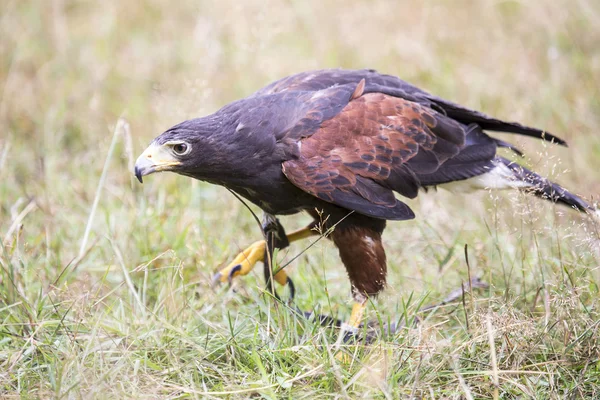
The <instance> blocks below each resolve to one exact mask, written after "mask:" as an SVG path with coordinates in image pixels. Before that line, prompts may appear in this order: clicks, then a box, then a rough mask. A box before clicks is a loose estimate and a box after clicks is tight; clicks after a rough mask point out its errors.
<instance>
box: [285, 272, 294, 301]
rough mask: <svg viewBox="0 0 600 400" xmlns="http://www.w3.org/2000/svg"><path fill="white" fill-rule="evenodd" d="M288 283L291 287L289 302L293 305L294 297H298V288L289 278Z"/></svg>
mask: <svg viewBox="0 0 600 400" xmlns="http://www.w3.org/2000/svg"><path fill="white" fill-rule="evenodd" d="M286 283H287V284H288V286H289V287H290V300H289V302H290V303H291V302H293V301H294V297H296V286H294V281H293V280H292V278H290V277H289V276H288V277H287V281H286Z"/></svg>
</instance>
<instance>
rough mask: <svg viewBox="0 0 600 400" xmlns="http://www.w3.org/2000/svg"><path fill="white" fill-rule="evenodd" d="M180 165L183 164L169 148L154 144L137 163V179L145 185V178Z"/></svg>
mask: <svg viewBox="0 0 600 400" xmlns="http://www.w3.org/2000/svg"><path fill="white" fill-rule="evenodd" d="M179 164H181V161H179V160H177V159H176V158H175V157H174V156H173V154H172V153H171V152H170V151H169V149H168V148H167V146H163V145H159V144H155V143H152V144H151V145H150V146H148V148H147V149H146V150H144V152H143V153H142V154H141V155H140V156H139V157H138V159H137V161H136V162H135V171H134V172H135V177H136V178H137V179H138V181H140V183H144V182H143V180H142V177H143V176H145V175H150V174H153V173H155V172H160V171H169V170H172V169H173V167H174V166H176V165H179Z"/></svg>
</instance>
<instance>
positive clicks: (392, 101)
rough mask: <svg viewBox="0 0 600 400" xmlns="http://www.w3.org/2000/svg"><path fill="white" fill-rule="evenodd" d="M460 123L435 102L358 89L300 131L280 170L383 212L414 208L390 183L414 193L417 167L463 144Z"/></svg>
mask: <svg viewBox="0 0 600 400" xmlns="http://www.w3.org/2000/svg"><path fill="white" fill-rule="evenodd" d="M464 141H465V131H464V129H463V126H462V125H461V124H459V123H457V122H456V121H453V120H451V119H449V118H447V117H445V116H443V115H441V114H439V113H437V112H435V111H434V110H432V109H430V108H427V107H425V106H422V105H419V104H417V103H414V102H410V101H408V100H404V99H401V98H397V97H392V96H387V95H384V94H381V93H370V94H366V95H363V96H361V97H359V98H357V99H355V100H353V101H351V102H350V103H348V105H346V107H344V109H342V111H341V112H340V113H339V114H337V115H336V116H334V117H333V118H331V119H329V120H327V121H325V122H323V123H322V124H321V126H320V128H319V129H318V130H317V131H316V132H315V133H314V134H313V135H312V136H310V137H307V138H305V139H302V140H301V141H300V142H299V144H300V156H299V157H298V158H297V159H294V160H288V161H285V162H284V163H283V172H284V174H285V175H286V177H287V178H288V179H289V180H290V181H291V182H292V183H293V184H294V185H296V186H298V187H299V188H301V189H302V190H304V191H306V192H308V193H310V194H312V195H314V196H316V197H318V198H320V199H322V200H325V201H327V202H330V203H333V204H337V205H339V206H341V207H344V208H348V209H351V210H354V211H356V212H359V213H361V214H365V215H368V216H372V217H375V218H383V219H395V220H402V219H411V218H414V213H413V212H412V210H410V208H409V207H408V206H407V205H406V204H404V203H402V202H400V201H398V200H397V199H396V198H395V196H394V193H393V191H396V192H398V193H400V194H401V195H403V196H405V197H409V198H413V197H415V196H416V195H417V191H418V189H419V187H420V183H419V179H418V175H420V174H430V173H433V172H435V171H436V170H437V169H438V168H439V167H440V165H441V164H442V163H444V162H445V161H446V160H448V159H449V158H451V157H453V156H455V155H456V154H458V152H459V151H460V149H461V147H462V146H463V145H464Z"/></svg>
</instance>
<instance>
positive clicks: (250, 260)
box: [213, 227, 317, 286]
mask: <svg viewBox="0 0 600 400" xmlns="http://www.w3.org/2000/svg"><path fill="white" fill-rule="evenodd" d="M316 234H317V232H315V231H314V230H312V229H311V227H306V228H302V229H299V230H297V231H295V232H292V233H290V234H289V235H288V236H287V238H288V241H289V242H290V243H292V242H295V241H297V240H300V239H305V238H308V237H310V236H313V235H316ZM266 247H267V245H266V242H265V241H264V240H259V241H258V242H254V243H252V244H251V245H250V246H248V248H246V249H245V250H244V251H242V252H241V253H240V254H238V255H237V257H235V258H234V259H233V261H232V262H230V263H229V265H227V266H226V267H225V268H223V269H222V270H221V271H219V272H217V274H216V275H215V276H214V278H213V282H219V281H220V282H228V281H229V280H230V279H231V278H233V277H235V276H238V275H247V274H249V273H250V271H252V270H253V269H254V266H255V265H256V263H257V262H258V261H263V260H264V258H265V250H266ZM274 278H275V281H276V282H277V283H279V284H280V285H282V286H284V285H286V284H287V280H288V277H287V274H286V273H285V271H283V270H281V271H279V272H278V273H277V275H275V277H274Z"/></svg>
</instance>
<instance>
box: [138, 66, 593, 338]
mask: <svg viewBox="0 0 600 400" xmlns="http://www.w3.org/2000/svg"><path fill="white" fill-rule="evenodd" d="M486 131H496V132H510V133H515V134H520V135H525V136H531V137H535V138H539V139H543V140H546V141H550V142H554V143H556V144H559V145H565V142H564V141H563V140H562V139H559V138H558V137H556V136H554V135H551V134H550V133H548V132H546V131H544V130H540V129H536V128H531V127H527V126H524V125H521V124H519V123H515V122H506V121H502V120H499V119H496V118H493V117H490V116H488V115H486V114H483V113H481V112H478V111H474V110H470V109H468V108H465V107H462V106H460V105H458V104H455V103H453V102H450V101H447V100H444V99H442V98H439V97H437V96H434V95H432V94H430V93H427V92H425V91H423V90H421V89H419V88H417V87H415V86H413V85H411V84H409V83H407V82H405V81H403V80H401V79H399V78H397V77H394V76H390V75H384V74H380V73H378V72H376V71H374V70H343V69H330V70H320V71H309V72H303V73H299V74H296V75H292V76H289V77H286V78H283V79H281V80H278V81H276V82H274V83H272V84H270V85H268V86H266V87H264V88H263V89H260V90H258V91H257V92H255V93H254V94H252V95H250V96H249V97H246V98H244V99H241V100H238V101H234V102H233V103H231V104H228V105H226V106H224V107H223V108H221V109H220V110H219V111H217V112H215V113H214V114H211V115H208V116H205V117H201V118H196V119H191V120H188V121H185V122H182V123H180V124H178V125H175V126H173V127H172V128H169V129H168V130H167V131H165V132H164V133H162V134H161V135H159V136H158V137H156V138H155V139H154V140H153V141H152V143H151V144H150V146H149V147H148V148H147V149H146V150H145V151H144V152H143V153H142V154H141V155H140V157H139V158H138V159H137V161H136V164H135V175H136V177H137V178H138V179H139V181H140V182H142V177H143V176H145V175H148V174H152V173H154V172H159V171H172V172H175V173H178V174H181V175H185V176H188V177H191V178H195V179H199V180H202V181H206V182H210V183H213V184H216V185H222V186H225V187H226V188H228V189H229V190H230V191H232V192H234V193H235V194H237V195H238V196H241V197H244V198H245V199H247V200H249V201H251V202H252V203H254V204H255V205H257V206H258V207H260V208H261V209H262V210H263V211H264V212H265V214H266V215H267V216H271V217H270V218H268V221H270V222H271V223H270V224H267V227H270V228H269V229H270V230H271V231H272V232H274V233H276V236H274V237H275V238H276V240H274V241H273V243H272V245H273V246H275V247H277V248H283V247H285V246H287V245H288V244H289V242H293V241H296V240H299V239H302V238H306V237H309V236H311V235H315V234H317V230H316V229H315V226H316V225H318V224H321V225H323V226H321V229H325V230H330V234H329V235H328V237H329V238H330V239H332V240H333V243H334V244H335V245H336V246H337V248H338V250H339V255H340V258H341V260H342V263H343V264H344V266H345V267H346V271H347V272H348V277H349V279H350V283H351V288H352V294H353V298H354V301H355V304H354V307H353V309H352V313H351V316H350V319H349V321H348V322H347V325H346V327H347V328H349V329H352V328H357V327H358V326H359V325H360V323H361V321H362V318H363V313H364V308H365V303H366V302H367V300H368V299H369V298H374V297H375V296H377V294H378V293H380V292H381V291H382V289H383V288H384V287H385V284H386V256H385V251H384V248H383V243H382V239H381V235H382V233H383V230H384V229H385V226H386V221H387V220H394V221H402V220H410V219H413V218H415V214H414V213H413V211H412V210H411V209H410V208H409V207H408V206H407V205H406V204H405V203H403V202H402V200H401V199H402V198H403V197H406V198H410V199H412V198H414V197H416V196H417V194H418V193H419V189H427V188H430V187H437V186H441V185H447V184H451V183H452V184H456V182H460V183H461V184H462V186H460V188H471V189H472V188H475V189H477V188H481V189H490V188H491V189H519V190H524V191H529V192H531V193H533V194H535V195H537V196H539V197H542V198H545V199H548V200H550V201H553V202H559V203H562V204H565V205H567V206H569V207H571V208H574V209H576V210H579V211H584V212H591V213H596V209H595V208H594V207H593V206H592V205H590V204H588V203H587V202H586V201H584V200H583V199H581V198H580V197H578V196H576V195H574V194H572V193H570V192H568V191H567V190H565V189H564V188H562V187H561V186H559V185H557V184H556V183H552V182H550V181H549V180H547V179H545V178H543V177H541V176H539V175H538V174H536V173H534V172H532V171H529V170H527V169H526V168H524V167H521V166H520V165H518V164H515V163H513V162H511V161H509V160H508V159H506V158H503V157H501V156H500V155H498V154H497V151H498V148H502V147H504V148H508V149H512V150H513V151H515V152H517V153H519V151H518V150H517V149H516V148H515V147H513V146H512V145H511V144H509V143H507V142H504V141H502V140H499V139H497V138H494V137H492V136H489V135H488V134H487V133H486ZM395 193H396V194H398V195H399V197H400V199H398V198H397V197H396V195H395ZM301 211H304V212H307V213H308V214H309V215H311V216H312V217H313V218H314V223H312V224H311V225H309V226H308V227H306V228H304V229H301V230H299V231H296V232H293V233H291V234H289V235H286V234H285V231H284V230H283V228H282V227H281V225H280V224H279V221H278V220H277V219H276V218H275V217H274V216H277V215H288V214H294V213H298V212H301ZM269 250H270V245H268V244H267V242H266V241H265V240H260V241H258V242H256V243H254V244H252V245H251V246H250V247H248V248H247V249H246V250H244V251H243V252H242V253H241V254H240V255H238V256H237V257H236V258H235V259H234V261H233V262H232V263H231V264H229V265H228V266H227V267H226V268H224V269H223V270H221V271H220V272H219V273H218V274H217V275H216V279H217V280H220V281H223V282H226V281H227V280H228V279H229V280H230V279H231V278H232V277H234V276H237V275H245V274H247V273H248V272H249V271H250V270H251V269H252V268H253V266H254V264H255V263H256V262H258V261H262V260H264V259H265V257H267V256H268V254H269ZM274 279H275V281H277V282H278V283H280V284H282V285H286V284H291V282H292V281H291V280H290V279H289V277H287V276H286V274H285V272H284V271H283V270H281V271H279V272H277V273H276V274H275V276H274Z"/></svg>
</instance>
